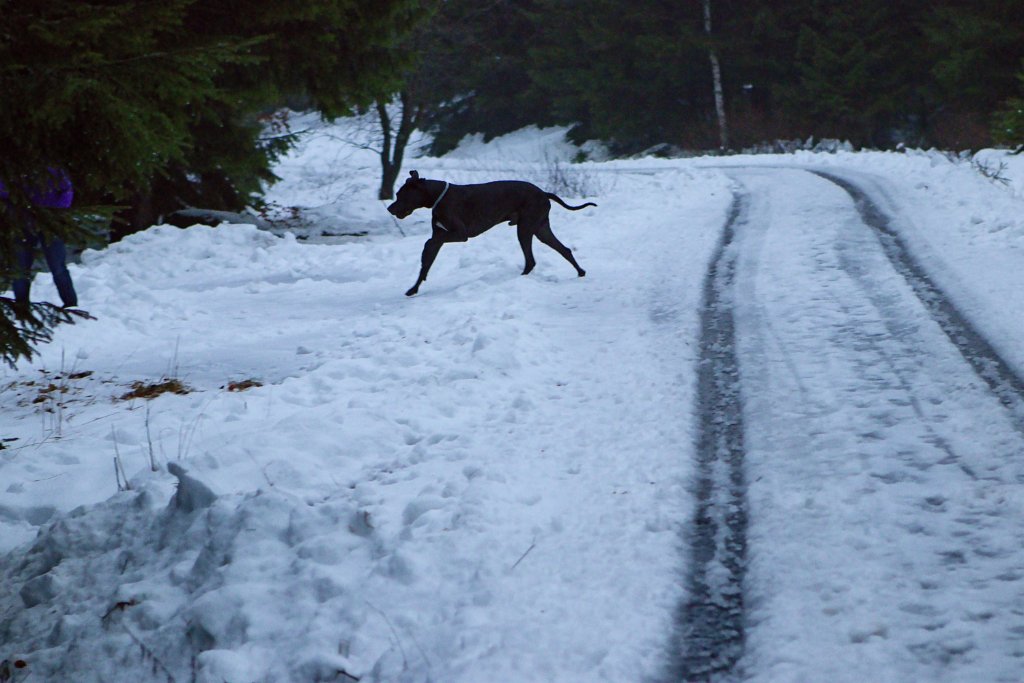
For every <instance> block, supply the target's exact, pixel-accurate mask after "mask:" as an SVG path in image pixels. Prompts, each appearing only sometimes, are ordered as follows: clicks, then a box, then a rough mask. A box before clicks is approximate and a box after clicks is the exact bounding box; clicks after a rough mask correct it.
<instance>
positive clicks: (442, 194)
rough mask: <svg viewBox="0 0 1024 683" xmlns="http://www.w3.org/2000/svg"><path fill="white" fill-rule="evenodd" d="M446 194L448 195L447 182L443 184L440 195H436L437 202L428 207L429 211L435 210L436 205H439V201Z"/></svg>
mask: <svg viewBox="0 0 1024 683" xmlns="http://www.w3.org/2000/svg"><path fill="white" fill-rule="evenodd" d="M446 194H448V181H445V183H444V189H443V190H441V194H440V195H438V197H437V201H436V202H434V205H433V206H432V207H430V210H431V211H433V210H434V209H436V208H437V205H438V204H440V203H441V200H442V199H444V196H445V195H446Z"/></svg>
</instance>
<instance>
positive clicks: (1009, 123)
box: [992, 64, 1024, 153]
mask: <svg viewBox="0 0 1024 683" xmlns="http://www.w3.org/2000/svg"><path fill="white" fill-rule="evenodd" d="M1021 66H1022V67H1024V64H1022V65H1021ZM1017 82H1018V83H1019V84H1020V87H1019V88H1018V91H1017V92H1018V93H1019V94H1018V95H1017V96H1016V97H1011V98H1010V99H1008V100H1007V101H1006V102H1005V103H1004V105H1003V109H1002V110H1001V111H999V112H997V113H996V116H995V122H994V124H993V127H992V137H993V138H994V139H995V141H996V142H998V143H1000V144H1003V145H1010V146H1012V147H1016V148H1017V151H1018V153H1019V152H1020V151H1022V150H1024V68H1022V69H1021V72H1020V73H1019V74H1017Z"/></svg>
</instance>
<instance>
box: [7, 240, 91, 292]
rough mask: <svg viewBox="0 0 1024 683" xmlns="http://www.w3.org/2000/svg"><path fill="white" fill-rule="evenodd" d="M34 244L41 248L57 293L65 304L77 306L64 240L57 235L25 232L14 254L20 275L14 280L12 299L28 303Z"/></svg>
mask: <svg viewBox="0 0 1024 683" xmlns="http://www.w3.org/2000/svg"><path fill="white" fill-rule="evenodd" d="M36 245H40V246H41V247H42V248H43V256H44V257H45V258H46V265H47V266H48V267H49V268H50V273H51V274H52V275H53V284H55V285H56V286H57V293H58V294H60V300H61V301H63V302H64V305H65V306H68V307H71V306H77V305H78V295H77V294H76V293H75V286H74V285H73V284H72V283H71V273H69V272H68V267H67V250H66V249H65V248H64V242H63V241H62V240H60V239H59V238H57V237H49V238H47V239H43V237H42V236H40V235H38V234H35V233H31V234H26V237H25V241H24V242H22V244H21V246H20V247H19V248H18V251H17V254H16V255H15V256H16V257H17V259H18V268H19V270H20V271H21V272H20V273H19V275H20V277H18V278H17V279H15V280H14V283H13V288H14V300H15V301H18V302H20V303H26V304H27V303H28V301H29V298H28V289H29V285H30V284H31V282H32V261H33V260H34V257H33V253H32V252H33V251H34V249H35V247H36Z"/></svg>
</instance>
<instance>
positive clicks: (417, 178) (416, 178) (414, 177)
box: [409, 171, 420, 180]
mask: <svg viewBox="0 0 1024 683" xmlns="http://www.w3.org/2000/svg"><path fill="white" fill-rule="evenodd" d="M409 175H411V176H412V177H413V180H419V179H420V174H419V173H417V172H416V171H409Z"/></svg>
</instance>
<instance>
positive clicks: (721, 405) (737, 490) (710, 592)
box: [667, 192, 747, 681]
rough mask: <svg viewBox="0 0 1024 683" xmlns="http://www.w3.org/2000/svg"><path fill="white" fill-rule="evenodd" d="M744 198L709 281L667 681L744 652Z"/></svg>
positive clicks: (714, 674) (706, 672)
mask: <svg viewBox="0 0 1024 683" xmlns="http://www.w3.org/2000/svg"><path fill="white" fill-rule="evenodd" d="M746 208H747V197H746V195H745V194H742V193H740V192H734V196H733V202H732V205H731V207H730V209H729V214H728V217H727V220H726V224H725V227H724V229H723V231H722V238H721V241H720V243H719V245H718V247H717V249H716V251H715V254H714V256H713V258H712V261H711V266H710V268H709V270H708V272H707V274H706V275H705V278H704V294H703V302H702V306H701V340H700V368H699V370H698V379H697V383H698V388H697V392H698V395H697V404H698V406H699V408H698V415H697V419H698V431H699V437H698V443H697V490H696V498H697V509H696V512H695V514H694V521H693V528H692V531H691V537H690V539H689V553H690V564H689V566H690V572H691V573H690V576H689V577H688V588H689V591H688V596H687V599H686V601H685V602H684V603H683V604H682V605H680V608H679V612H678V614H677V620H676V636H675V638H674V640H673V652H672V653H671V660H670V668H669V674H668V677H667V680H672V681H680V680H681V681H707V680H715V679H720V678H721V677H723V676H726V675H728V674H729V672H731V671H732V670H733V668H734V667H735V665H736V662H737V661H738V660H739V658H740V655H741V654H742V652H743V644H744V626H743V620H744V615H743V590H742V587H743V576H744V572H745V568H746V550H747V538H746V537H747V503H746V481H745V477H744V472H743V469H744V468H743V419H742V405H741V402H740V389H739V368H738V362H737V358H736V343H735V342H736V339H735V322H734V319H733V289H734V288H733V281H734V277H735V270H736V250H735V248H734V247H733V238H734V236H735V232H736V230H735V229H736V226H737V225H738V224H741V223H743V222H745V221H746Z"/></svg>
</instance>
